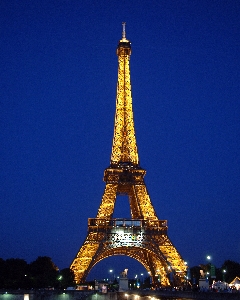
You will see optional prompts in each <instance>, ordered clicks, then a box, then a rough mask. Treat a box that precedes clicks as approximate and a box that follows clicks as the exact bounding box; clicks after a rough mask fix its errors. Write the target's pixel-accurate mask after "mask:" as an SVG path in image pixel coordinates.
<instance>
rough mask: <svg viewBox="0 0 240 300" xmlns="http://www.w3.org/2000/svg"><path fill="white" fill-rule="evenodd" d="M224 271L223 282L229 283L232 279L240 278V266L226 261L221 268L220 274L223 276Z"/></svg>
mask: <svg viewBox="0 0 240 300" xmlns="http://www.w3.org/2000/svg"><path fill="white" fill-rule="evenodd" d="M224 270H225V271H226V273H225V275H224V277H225V281H226V282H228V283H230V282H231V281H233V279H234V278H235V277H236V276H238V277H240V264H239V263H237V262H234V261H231V260H226V261H225V262H224V264H223V265H222V267H221V273H222V276H223V272H224ZM221 280H222V279H221Z"/></svg>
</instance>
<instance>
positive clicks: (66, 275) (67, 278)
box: [58, 268, 75, 289]
mask: <svg viewBox="0 0 240 300" xmlns="http://www.w3.org/2000/svg"><path fill="white" fill-rule="evenodd" d="M58 282H59V288H63V289H66V288H67V287H69V286H75V281H74V272H73V271H72V270H71V269H70V268H65V269H62V270H61V271H60V273H59V276H58Z"/></svg>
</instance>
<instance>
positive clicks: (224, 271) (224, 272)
mask: <svg viewBox="0 0 240 300" xmlns="http://www.w3.org/2000/svg"><path fill="white" fill-rule="evenodd" d="M222 272H223V282H225V274H226V272H227V271H226V270H225V269H224V270H223V271H222Z"/></svg>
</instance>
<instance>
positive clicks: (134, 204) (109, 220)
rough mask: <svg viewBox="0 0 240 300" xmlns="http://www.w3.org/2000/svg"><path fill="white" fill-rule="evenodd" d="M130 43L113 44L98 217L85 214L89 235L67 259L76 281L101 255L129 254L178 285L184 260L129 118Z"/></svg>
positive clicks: (154, 273) (156, 276) (155, 275)
mask: <svg viewBox="0 0 240 300" xmlns="http://www.w3.org/2000/svg"><path fill="white" fill-rule="evenodd" d="M130 55H131V43H130V41H129V40H127V39H126V34H125V23H123V33H122V39H121V40H120V41H119V44H118V47H117V56H118V84H117V99H116V114H115V127H114V137H113V146H112V154H111V162H110V166H109V167H108V168H107V169H105V171H104V181H105V182H106V186H105V190H104V193H103V196H102V201H101V204H100V207H99V209H98V213H97V216H96V218H92V219H88V234H87V237H86V240H85V241H84V243H83V245H82V246H81V248H80V250H79V251H78V253H77V255H76V257H75V259H74V260H73V262H72V264H71V267H70V268H71V269H72V270H73V272H74V275H75V280H76V282H77V283H81V282H84V281H85V279H86V277H87V275H88V273H89V272H90V270H91V269H92V268H93V267H94V266H95V265H96V264H97V263H98V262H99V261H101V260H102V259H105V258H107V257H109V256H113V255H127V256H129V257H132V258H134V259H136V260H137V261H139V262H140V263H141V264H142V265H143V266H144V267H145V268H146V270H147V271H148V272H149V274H150V276H151V277H152V282H153V283H154V284H159V282H161V285H166V286H168V285H170V284H171V283H175V284H180V283H181V282H182V281H183V280H184V275H185V273H186V265H185V264H184V261H183V259H182V258H181V256H180V254H179V253H178V251H177V249H176V248H175V247H174V245H173V244H172V242H171V241H170V239H169V237H168V235H167V229H168V227H167V221H166V220H159V219H158V217H157V214H156V212H155V210H154V207H153V205H152V203H151V200H150V197H149V194H148V191H147V188H146V185H145V182H144V176H145V174H146V171H145V170H144V169H142V168H141V167H140V164H139V158H138V150H137V143H136V136H135V129H134V121H133V110H132V95H131V82H130V68H129V60H130ZM117 195H128V198H129V204H130V211H131V219H113V212H114V206H115V201H116V196H117Z"/></svg>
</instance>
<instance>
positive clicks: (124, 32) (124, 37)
mask: <svg viewBox="0 0 240 300" xmlns="http://www.w3.org/2000/svg"><path fill="white" fill-rule="evenodd" d="M122 26H123V31H122V38H123V39H126V29H125V28H126V22H122Z"/></svg>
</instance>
